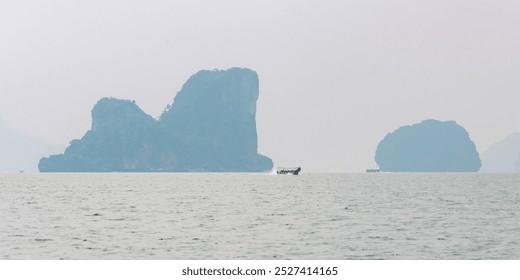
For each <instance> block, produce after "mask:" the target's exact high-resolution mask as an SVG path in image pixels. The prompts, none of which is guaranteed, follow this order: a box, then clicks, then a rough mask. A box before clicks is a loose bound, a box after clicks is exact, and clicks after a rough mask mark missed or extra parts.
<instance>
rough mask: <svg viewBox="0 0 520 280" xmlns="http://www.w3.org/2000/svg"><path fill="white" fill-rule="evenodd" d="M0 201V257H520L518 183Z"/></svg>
mask: <svg viewBox="0 0 520 280" xmlns="http://www.w3.org/2000/svg"><path fill="white" fill-rule="evenodd" d="M0 199H1V200H0V259H103V260H104V259H267V260H271V259H520V250H519V248H520V174H478V173H468V174H442V173H434V174H431V173H430V174H428V173H422V174H386V173H370V174H309V173H303V174H301V175H299V176H287V175H271V174H264V173H257V174H251V173H70V174H60V173H56V174H3V175H0Z"/></svg>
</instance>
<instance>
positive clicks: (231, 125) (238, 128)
mask: <svg viewBox="0 0 520 280" xmlns="http://www.w3.org/2000/svg"><path fill="white" fill-rule="evenodd" d="M257 99H258V76H257V74H256V73H255V72H254V71H252V70H249V69H241V68H232V69H229V70H227V71H218V70H216V71H200V72H198V73H197V74H195V75H193V76H192V77H191V78H190V79H189V80H188V81H187V82H186V83H185V84H184V86H183V87H182V90H181V91H180V92H179V93H178V94H177V96H176V97H175V100H174V102H173V105H172V106H171V108H170V109H169V110H167V111H166V112H164V114H163V115H162V116H161V118H160V122H161V125H162V126H163V127H164V128H165V131H168V132H169V133H170V136H171V137H172V138H174V139H177V140H178V141H179V143H178V144H177V145H178V146H179V147H180V148H181V150H182V152H181V153H179V155H180V156H181V160H182V162H183V168H186V169H187V170H198V169H201V170H212V171H227V170H236V171H255V170H270V169H271V168H272V161H271V160H270V159H269V158H266V157H264V156H262V155H259V154H258V153H257V149H258V143H257V134H256V120H255V116H256V101H257Z"/></svg>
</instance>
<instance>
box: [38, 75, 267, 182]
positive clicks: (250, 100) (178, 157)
mask: <svg viewBox="0 0 520 280" xmlns="http://www.w3.org/2000/svg"><path fill="white" fill-rule="evenodd" d="M257 99H258V76H257V74H256V73H255V72H254V71H252V70H249V69H242V68H232V69H229V70H226V71H218V70H214V71H200V72H198V73H196V74H195V75H193V76H192V77H190V79H189V80H188V81H187V82H186V83H185V84H184V85H183V87H182V90H181V91H180V92H179V93H178V94H177V96H176V97H175V100H174V102H173V105H172V106H169V107H168V109H167V110H165V112H164V113H163V114H162V116H161V117H160V119H159V120H155V119H154V118H152V117H151V116H149V115H147V114H146V113H144V112H143V111H142V110H141V109H140V108H139V107H138V106H137V105H136V104H135V103H134V102H132V101H129V100H119V99H115V98H103V99H101V100H100V101H98V103H97V104H96V105H95V106H94V108H93V109H92V127H91V129H90V130H89V131H87V133H86V134H85V135H84V136H83V138H82V139H80V140H73V141H72V142H71V143H70V146H69V147H68V148H67V149H66V150H65V152H64V153H63V154H60V155H53V156H50V157H48V158H42V159H41V160H40V164H39V168H40V171H42V172H52V171H69V172H70V171H74V172H85V171H88V172H108V171H120V172H131V171H144V172H148V171H210V172H219V171H251V172H254V171H268V170H271V169H272V167H273V163H272V160H271V159H269V158H268V157H265V156H263V155H260V154H258V152H257V147H258V144H257V133H256V120H255V117H256V101H257Z"/></svg>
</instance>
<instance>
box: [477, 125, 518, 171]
mask: <svg viewBox="0 0 520 280" xmlns="http://www.w3.org/2000/svg"><path fill="white" fill-rule="evenodd" d="M519 171H520V132H515V133H511V134H509V135H508V136H506V137H505V138H504V139H502V140H500V141H498V142H497V143H495V144H493V145H491V147H489V148H488V149H487V150H486V151H485V152H484V153H483V154H482V168H481V169H480V172H519Z"/></svg>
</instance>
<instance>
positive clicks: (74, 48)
mask: <svg viewBox="0 0 520 280" xmlns="http://www.w3.org/2000/svg"><path fill="white" fill-rule="evenodd" d="M519 28H520V1H517V0H503V1H501V0H489V1H481V0H446V1H444V0H436V1H417V0H409V1H404V0H393V1H386V0H379V1H375V0H374V1H366V0H359V1H349V0H341V1H331V0H330V1H323V0H320V1H303V0H294V1H292V0H291V1H289V0H286V1H266V0H260V1H239V0H237V1H193V0H190V1H178V0H176V1H166V0H164V1H158V0H142V1H137V0H136V1H130V0H118V1H116V0H89V1H72V0H62V1H58V0H48V1H42V0H27V1H24V0H5V1H0V97H1V98H0V119H2V120H3V121H4V122H5V123H7V124H8V125H9V126H10V127H12V128H15V129H17V130H19V131H22V132H25V133H27V134H30V135H33V136H36V137H39V138H41V139H43V140H44V141H46V142H47V143H51V144H58V145H63V146H65V145H66V144H67V143H68V142H69V141H70V140H72V139H75V138H80V137H82V136H83V134H84V133H85V132H86V131H87V130H88V129H89V128H90V122H91V119H90V110H91V109H92V106H93V105H94V104H95V103H96V101H97V100H98V99H100V98H101V97H105V96H113V97H117V98H123V99H133V100H135V101H136V103H137V104H138V105H139V106H140V107H141V108H142V109H143V110H144V111H145V112H147V113H148V114H150V115H152V116H154V117H158V116H159V115H160V114H161V112H162V111H163V109H164V108H165V107H166V105H167V104H171V102H172V101H173V98H174V97H175V94H176V93H177V92H178V91H179V90H180V88H181V86H182V84H183V83H184V82H185V81H186V80H187V79H188V78H189V77H190V75H192V74H194V73H195V72H197V71H198V70H201V69H210V70H211V69H214V68H218V69H227V68H230V67H234V66H238V67H248V68H251V69H253V70H255V71H256V72H257V73H258V75H259V79H260V97H259V100H258V104H257V107H258V110H257V128H258V136H259V139H258V140H259V151H260V152H261V153H263V154H265V155H267V156H269V157H271V158H272V159H273V161H274V163H275V165H277V166H281V165H282V166H283V165H289V166H293V165H301V166H302V167H303V169H304V171H319V172H323V171H324V172H328V171H330V172H359V171H363V170H364V169H366V168H369V167H374V166H375V162H374V160H373V158H374V152H375V149H376V147H377V144H378V143H379V141H380V140H381V139H382V138H383V137H384V136H385V135H386V134H387V133H389V132H391V131H393V130H395V129H397V128H398V127H399V126H402V125H408V124H413V123H417V122H419V121H421V120H424V119H429V118H435V119H439V120H455V121H456V122H457V123H459V124H460V125H462V126H464V127H465V128H466V129H467V130H468V132H469V134H470V137H471V138H472V139H473V140H474V142H475V143H476V145H477V148H478V150H479V151H480V152H481V153H482V152H483V151H484V150H485V149H487V148H488V147H489V146H490V145H491V144H493V143H495V142H497V141H499V140H500V139H502V138H504V137H505V136H506V135H507V134H509V133H512V132H515V131H520V31H519Z"/></svg>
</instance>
